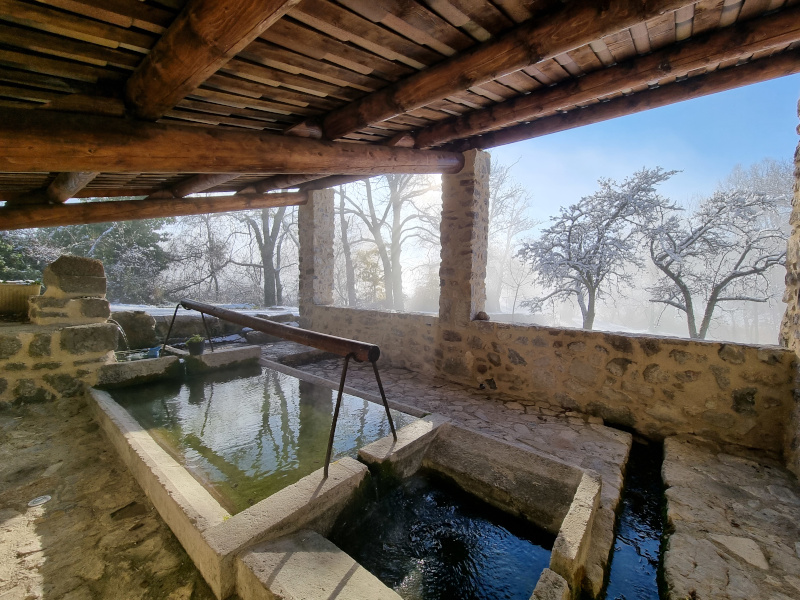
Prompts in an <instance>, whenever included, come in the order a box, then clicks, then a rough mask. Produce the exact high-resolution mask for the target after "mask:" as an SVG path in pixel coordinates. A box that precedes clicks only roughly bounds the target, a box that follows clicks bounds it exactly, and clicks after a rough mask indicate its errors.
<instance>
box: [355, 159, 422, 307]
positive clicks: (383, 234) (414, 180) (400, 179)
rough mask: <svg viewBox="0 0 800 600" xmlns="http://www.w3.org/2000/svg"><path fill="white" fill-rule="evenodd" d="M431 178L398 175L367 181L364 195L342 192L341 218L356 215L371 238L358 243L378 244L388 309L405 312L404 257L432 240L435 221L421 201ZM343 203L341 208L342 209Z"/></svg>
mask: <svg viewBox="0 0 800 600" xmlns="http://www.w3.org/2000/svg"><path fill="white" fill-rule="evenodd" d="M432 189H433V185H432V183H431V181H430V179H429V178H427V177H423V176H419V175H406V174H394V175H384V176H382V177H380V178H377V179H365V180H364V181H363V188H362V190H361V191H363V195H362V194H359V193H358V191H357V190H356V189H355V188H351V190H352V192H351V191H344V190H342V191H340V199H343V200H344V206H343V208H340V215H341V214H344V215H353V216H355V217H357V218H358V219H359V220H360V221H361V222H362V223H363V225H364V226H365V227H366V229H367V231H368V233H369V237H368V238H365V237H362V238H360V239H359V240H358V242H369V243H371V244H374V246H375V249H376V251H377V253H378V258H379V260H380V263H381V266H382V269H383V278H384V286H383V287H384V298H385V300H384V305H385V307H386V308H394V309H396V310H404V295H403V270H402V260H401V257H402V253H403V249H404V247H406V245H407V244H408V243H409V242H411V241H413V240H415V239H423V240H429V239H431V236H432V228H433V224H434V221H435V218H434V217H432V216H431V215H429V214H428V213H427V212H426V211H425V210H423V209H421V207H419V206H418V204H417V201H418V200H419V199H420V198H421V197H422V196H424V195H425V194H427V193H428V192H430V191H431V190H432ZM341 204H342V203H341V202H340V207H341Z"/></svg>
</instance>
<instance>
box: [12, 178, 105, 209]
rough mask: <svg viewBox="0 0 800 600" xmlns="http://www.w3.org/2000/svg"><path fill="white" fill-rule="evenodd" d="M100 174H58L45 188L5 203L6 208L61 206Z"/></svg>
mask: <svg viewBox="0 0 800 600" xmlns="http://www.w3.org/2000/svg"><path fill="white" fill-rule="evenodd" d="M99 174H100V173H97V172H94V171H91V172H88V171H78V172H75V173H59V174H58V175H56V177H55V179H53V181H51V182H50V185H48V186H47V187H46V188H42V189H38V190H35V191H33V192H29V193H27V194H22V195H20V196H18V197H16V198H14V199H13V200H8V201H7V206H12V205H13V206H16V205H20V204H62V203H64V202H66V201H67V200H69V199H70V198H74V197H75V194H77V193H78V192H80V191H81V190H82V189H83V188H85V187H86V186H87V185H89V184H90V183H91V182H92V180H93V179H94V178H95V177H97V176H98V175H99Z"/></svg>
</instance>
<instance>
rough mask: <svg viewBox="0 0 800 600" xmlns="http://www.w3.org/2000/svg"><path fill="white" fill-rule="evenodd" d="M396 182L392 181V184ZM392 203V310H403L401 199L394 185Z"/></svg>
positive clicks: (392, 187) (391, 189)
mask: <svg viewBox="0 0 800 600" xmlns="http://www.w3.org/2000/svg"><path fill="white" fill-rule="evenodd" d="M396 181H397V180H396V179H395V180H392V181H391V182H390V183H394V182H396ZM390 191H391V198H390V199H389V200H390V202H391V203H392V256H391V258H392V297H393V298H394V309H395V310H404V309H405V302H404V298H403V267H402V265H401V264H400V255H401V253H402V251H403V247H402V243H401V240H402V236H403V227H402V224H401V218H400V217H401V214H400V213H401V211H402V199H401V198H400V191H399V190H398V189H397V187H396V186H395V185H392V186H391V188H390Z"/></svg>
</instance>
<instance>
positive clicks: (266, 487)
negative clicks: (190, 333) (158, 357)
mask: <svg viewBox="0 0 800 600" xmlns="http://www.w3.org/2000/svg"><path fill="white" fill-rule="evenodd" d="M240 375H241V374H240ZM112 396H113V397H114V398H115V399H116V400H117V402H119V403H120V404H121V405H122V406H124V407H125V408H126V409H127V410H128V412H130V413H131V415H133V416H134V418H136V420H137V421H138V422H139V423H140V424H141V425H142V426H143V427H144V428H145V429H147V430H148V431H149V432H150V433H151V435H152V436H153V437H154V438H155V439H156V440H157V441H158V442H159V443H160V444H161V445H162V446H163V447H164V448H165V449H166V450H167V451H168V452H170V453H171V454H172V455H173V456H175V457H176V458H177V459H178V460H179V461H180V462H182V463H183V464H185V465H186V466H187V468H188V469H189V470H190V471H191V472H192V473H193V474H194V475H195V477H196V478H198V479H199V480H200V481H201V482H202V483H203V484H204V485H206V487H208V488H209V490H210V491H211V493H212V494H214V495H215V497H217V499H218V500H219V501H220V502H221V503H222V504H223V506H225V507H226V508H227V509H228V510H229V511H231V512H234V513H235V512H239V511H241V510H243V509H245V508H247V507H248V506H250V505H252V504H254V503H255V502H258V501H259V500H261V499H263V498H266V497H267V496H269V495H270V494H273V493H275V492H276V491H278V490H280V489H282V488H284V487H286V486H287V485H291V484H292V483H295V482H296V481H297V480H299V479H300V478H302V477H304V476H305V475H308V474H309V473H311V472H312V471H314V470H316V469H318V468H320V467H321V466H322V464H323V462H324V459H325V450H326V447H327V442H328V435H329V433H330V426H331V419H332V418H333V406H334V402H335V400H336V395H335V392H333V391H332V390H330V389H328V388H324V387H321V386H317V385H314V384H311V383H308V382H305V381H299V380H297V379H295V378H294V377H291V376H288V375H284V374H282V373H277V372H275V371H268V370H265V371H264V372H261V371H260V370H259V371H258V373H257V374H252V372H251V373H249V374H244V376H239V377H230V376H227V377H220V376H219V375H216V376H214V375H210V376H206V377H195V378H193V379H192V381H189V382H186V383H184V384H183V385H180V386H176V385H174V384H170V383H166V384H156V385H152V384H151V385H147V386H136V387H131V388H127V389H122V390H115V391H114V392H113V393H112ZM392 417H393V418H394V419H395V424H396V426H397V427H402V426H404V425H406V424H408V423H410V422H411V421H413V420H414V418H413V417H411V416H409V415H406V414H404V413H399V412H397V411H392ZM389 433H390V430H389V425H388V422H387V419H386V414H385V411H384V409H383V407H382V406H380V405H377V404H373V403H371V402H368V401H366V400H363V399H361V398H357V397H355V396H350V395H348V394H345V396H344V398H343V402H342V408H341V411H340V413H339V423H338V425H337V428H336V437H335V439H334V447H333V457H334V460H335V459H337V458H341V457H342V456H345V455H349V456H355V455H356V452H357V449H358V448H359V447H360V446H363V445H365V444H368V443H370V442H372V441H374V440H376V439H379V438H381V437H383V436H385V435H388V434H389Z"/></svg>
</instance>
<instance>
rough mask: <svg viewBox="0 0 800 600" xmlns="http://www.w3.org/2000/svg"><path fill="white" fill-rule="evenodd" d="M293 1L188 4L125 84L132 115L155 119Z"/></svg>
mask: <svg viewBox="0 0 800 600" xmlns="http://www.w3.org/2000/svg"><path fill="white" fill-rule="evenodd" d="M298 1H299V0H261V1H259V0H227V1H218V0H190V1H189V3H187V5H186V7H185V8H184V10H183V11H181V13H180V14H179V15H178V16H177V18H175V20H174V21H173V22H172V24H171V25H170V27H169V29H168V30H167V31H166V33H164V35H163V36H162V37H161V39H159V40H158V42H157V43H156V45H155V46H154V47H153V49H152V50H151V51H150V53H149V54H148V55H147V56H146V57H145V59H144V60H143V61H142V62H141V64H140V65H139V67H138V68H137V69H136V71H135V72H134V73H133V75H131V77H130V79H128V82H127V84H126V85H125V98H126V101H127V102H128V104H129V105H130V106H131V108H132V110H133V112H134V114H135V115H136V116H137V117H139V118H141V119H147V120H155V119H157V118H159V117H160V116H162V115H163V114H164V113H165V112H166V111H167V110H170V109H171V108H173V107H174V106H175V105H176V104H177V103H178V102H179V101H180V100H182V99H183V98H185V97H186V96H188V95H189V94H190V93H191V92H193V91H194V90H196V89H197V87H198V86H200V85H201V84H202V83H203V82H204V81H205V80H206V79H208V78H209V77H210V76H211V75H213V74H214V73H215V72H216V71H217V70H218V69H219V68H220V67H222V66H223V65H224V64H225V63H227V62H228V61H229V60H230V59H231V58H233V57H234V56H235V55H236V54H237V53H238V52H239V51H240V50H243V49H244V48H245V47H246V46H247V45H248V44H250V42H252V41H253V40H254V39H256V38H257V37H258V36H259V35H261V34H262V33H263V32H264V31H265V30H266V29H267V28H268V27H270V26H271V25H273V24H274V23H275V22H276V21H278V20H279V19H280V18H281V17H282V16H283V15H284V14H285V13H286V11H288V10H289V9H290V8H291V7H292V6H293V5H294V4H296V3H297V2H298Z"/></svg>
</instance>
